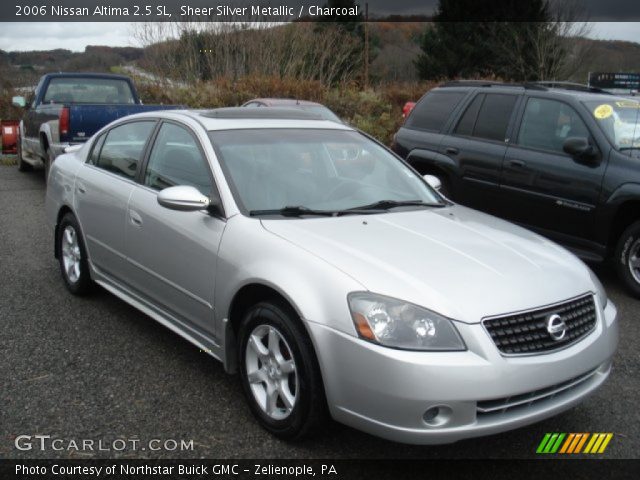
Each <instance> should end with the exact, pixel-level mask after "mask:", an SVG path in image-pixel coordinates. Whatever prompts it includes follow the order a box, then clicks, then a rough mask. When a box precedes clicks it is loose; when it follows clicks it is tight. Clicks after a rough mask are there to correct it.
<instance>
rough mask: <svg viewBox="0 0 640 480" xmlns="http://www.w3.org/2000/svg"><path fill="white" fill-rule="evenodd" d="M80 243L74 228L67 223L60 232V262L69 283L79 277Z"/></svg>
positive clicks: (74, 281)
mask: <svg viewBox="0 0 640 480" xmlns="http://www.w3.org/2000/svg"><path fill="white" fill-rule="evenodd" d="M81 259H82V255H81V253H80V244H79V243H78V234H77V233H76V230H75V228H73V227H72V226H71V225H67V226H66V227H65V228H64V231H63V232H62V263H63V265H64V274H65V275H66V277H67V279H68V280H69V282H71V283H76V282H77V281H78V280H79V279H80V261H81Z"/></svg>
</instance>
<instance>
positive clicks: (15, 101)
mask: <svg viewBox="0 0 640 480" xmlns="http://www.w3.org/2000/svg"><path fill="white" fill-rule="evenodd" d="M11 105H13V106H14V107H18V108H24V107H26V106H27V101H26V100H25V99H24V97H13V98H12V99H11Z"/></svg>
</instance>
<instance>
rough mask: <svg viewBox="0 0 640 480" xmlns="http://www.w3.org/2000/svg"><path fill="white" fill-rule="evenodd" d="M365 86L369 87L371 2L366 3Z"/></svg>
mask: <svg viewBox="0 0 640 480" xmlns="http://www.w3.org/2000/svg"><path fill="white" fill-rule="evenodd" d="M364 88H365V90H366V89H367V88H369V3H368V2H367V3H365V4H364Z"/></svg>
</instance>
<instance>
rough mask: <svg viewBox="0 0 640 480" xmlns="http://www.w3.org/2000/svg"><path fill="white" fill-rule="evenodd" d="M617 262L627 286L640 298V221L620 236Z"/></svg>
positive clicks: (617, 267) (616, 255)
mask: <svg viewBox="0 0 640 480" xmlns="http://www.w3.org/2000/svg"><path fill="white" fill-rule="evenodd" d="M615 264H616V270H617V272H618V276H619V277H620V279H621V280H622V282H623V283H624V285H625V287H627V289H628V290H629V291H630V292H631V293H632V294H633V295H634V296H635V297H637V298H640V221H638V222H635V223H633V224H631V225H630V226H629V227H628V228H627V229H626V230H625V231H624V232H623V233H622V235H621V236H620V239H619V240H618V245H617V247H616V253H615Z"/></svg>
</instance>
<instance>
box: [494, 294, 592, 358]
mask: <svg viewBox="0 0 640 480" xmlns="http://www.w3.org/2000/svg"><path fill="white" fill-rule="evenodd" d="M554 314H555V315H559V316H560V317H561V319H562V320H563V321H564V324H565V325H566V331H565V334H564V337H562V338H561V339H559V340H557V339H554V338H553V336H552V335H551V334H550V333H549V331H548V330H547V322H548V319H549V317H550V316H552V315H554ZM596 318H597V316H596V306H595V302H594V300H593V295H591V294H589V295H585V296H583V297H580V298H577V299H574V300H570V301H567V302H564V303H560V304H558V305H554V306H550V307H543V308H540V309H537V310H531V311H528V312H522V313H516V314H512V315H505V316H502V317H496V318H490V319H486V320H483V321H482V324H483V325H484V327H485V329H486V330H487V332H488V333H489V335H490V336H491V338H492V339H493V341H494V343H495V344H496V346H497V347H498V350H500V352H501V353H503V354H506V355H522V354H532V353H544V352H550V351H553V350H557V349H560V348H563V347H565V346H567V345H569V344H571V343H574V342H576V341H577V340H579V339H580V338H582V337H584V336H585V335H587V334H588V333H589V332H591V330H593V328H594V327H595V325H596Z"/></svg>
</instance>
